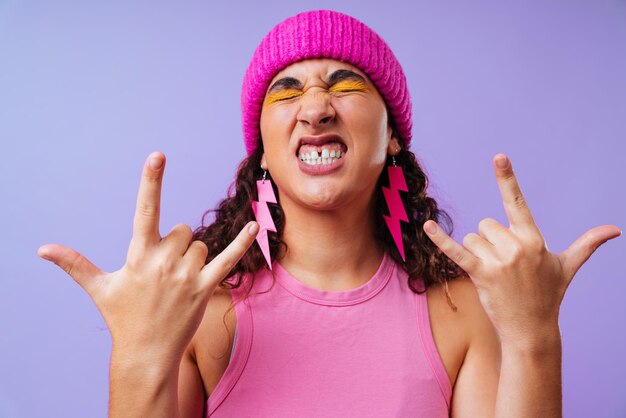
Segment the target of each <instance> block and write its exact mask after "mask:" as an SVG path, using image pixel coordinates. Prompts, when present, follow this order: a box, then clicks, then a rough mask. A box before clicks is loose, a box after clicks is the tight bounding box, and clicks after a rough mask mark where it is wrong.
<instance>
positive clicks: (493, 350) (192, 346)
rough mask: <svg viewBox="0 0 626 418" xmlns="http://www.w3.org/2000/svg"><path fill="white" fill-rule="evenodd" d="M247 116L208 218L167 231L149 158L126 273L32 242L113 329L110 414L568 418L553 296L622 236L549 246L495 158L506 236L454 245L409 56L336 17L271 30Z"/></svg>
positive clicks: (506, 166) (252, 72)
mask: <svg viewBox="0 0 626 418" xmlns="http://www.w3.org/2000/svg"><path fill="white" fill-rule="evenodd" d="M242 110H243V124H244V140H245V143H246V148H247V151H248V157H247V158H246V159H244V161H243V162H242V164H241V166H240V168H239V171H238V174H237V180H236V184H235V187H234V191H233V194H232V195H231V196H229V197H227V198H226V199H225V200H224V201H222V203H221V204H220V206H219V208H218V210H217V211H216V219H215V221H214V222H212V223H211V224H210V225H208V226H206V227H201V228H199V229H197V230H196V231H195V233H194V232H193V231H192V230H191V229H190V228H189V227H187V226H185V225H178V226H176V227H175V228H173V230H172V231H171V232H170V233H168V234H167V235H166V236H165V237H163V238H162V237H161V236H160V233H159V230H158V224H159V201H160V189H161V180H162V176H163V170H164V164H165V158H164V156H163V155H162V154H161V153H153V154H151V155H150V156H149V158H148V161H147V163H146V165H145V167H144V170H143V175H142V181H141V184H140V189H139V196H138V200H137V209H136V213H135V219H134V228H133V238H132V240H131V243H130V248H129V251H128V257H127V262H126V264H125V265H124V266H123V267H122V268H121V269H120V270H119V271H117V272H114V273H105V272H103V271H101V270H100V269H98V268H97V267H96V266H95V265H93V264H92V263H91V262H90V261H88V260H87V259H85V258H84V257H83V256H81V255H80V254H79V253H77V252H76V251H74V250H71V249H69V248H66V247H62V246H59V245H46V246H43V247H41V248H40V250H39V254H40V255H41V256H42V257H44V258H46V259H48V260H51V261H53V262H54V263H56V264H57V265H59V266H60V267H62V268H63V269H64V270H65V271H67V272H68V274H70V275H71V276H72V277H73V278H74V279H75V280H76V281H77V282H78V283H79V284H80V285H81V286H82V287H83V288H84V289H85V290H86V291H87V292H88V293H89V295H90V296H91V297H92V299H93V300H94V302H95V303H96V305H97V306H98V308H99V310H100V312H101V313H102V315H103V317H104V318H105V321H106V322H107V325H108V327H109V329H110V331H111V334H112V339H113V349H112V355H111V393H110V416H112V417H119V416H124V417H128V416H138V417H144V416H163V417H172V416H181V417H199V416H202V415H203V414H205V415H210V416H215V417H221V416H260V417H280V416H323V417H329V416H342V417H345V416H359V417H365V416H375V417H381V416H420V417H438V416H448V415H451V416H454V417H477V416H480V417H483V416H485V417H489V416H498V417H536V416H546V417H551V416H560V414H561V393H560V356H561V347H560V335H559V330H558V312H559V306H560V302H561V300H562V298H563V296H564V293H565V290H566V288H567V286H568V284H569V283H570V281H571V280H572V278H573V276H574V274H575V272H576V271H577V270H578V269H579V268H580V266H581V265H582V264H583V263H584V262H585V261H586V260H587V259H588V258H589V256H590V255H591V254H592V253H593V251H595V249H596V248H597V247H598V246H599V245H600V244H601V243H603V242H605V241H607V240H609V239H611V238H615V237H617V236H619V235H620V234H621V232H620V231H619V229H618V228H617V227H615V226H608V225H607V226H602V227H598V228H594V229H592V230H590V231H588V232H587V233H586V234H584V235H583V236H582V237H580V238H579V239H578V240H577V241H576V242H574V243H573V244H572V246H570V248H568V249H567V250H566V251H565V252H563V253H561V254H558V255H556V254H552V253H550V252H549V251H548V250H547V248H546V245H545V243H544V241H543V238H542V237H541V233H540V232H539V230H538V229H537V227H536V225H535V224H534V221H533V218H532V216H531V213H530V211H529V209H528V207H527V206H526V204H525V201H524V199H523V196H522V193H521V191H520V188H519V186H518V184H517V181H516V179H515V175H514V174H513V171H512V167H511V163H510V161H509V160H508V158H507V157H506V156H504V155H502V154H498V155H496V156H495V157H494V171H495V176H496V180H497V182H498V185H499V188H500V191H501V194H502V198H503V202H504V206H505V209H506V212H507V216H508V219H509V222H510V226H509V227H508V228H507V227H505V226H503V225H500V224H499V223H497V222H496V221H494V220H491V219H485V220H483V221H482V222H481V223H480V225H479V231H478V232H479V233H478V234H468V235H467V236H466V237H465V238H464V240H463V245H459V244H457V243H456V242H454V241H453V240H452V239H451V238H450V237H449V235H448V233H449V230H448V231H446V230H445V228H442V227H441V226H440V225H439V223H441V222H443V223H445V221H446V220H447V217H446V215H445V213H443V212H442V211H441V210H439V209H438V207H437V204H436V202H435V201H434V200H433V199H432V198H430V197H429V196H427V194H426V191H425V189H426V178H425V176H424V174H423V172H422V170H421V169H420V167H419V165H418V163H417V162H416V160H415V157H414V155H413V154H412V153H411V152H410V151H409V145H410V141H411V113H410V112H411V107H410V100H409V95H408V89H407V86H406V80H405V77H404V73H403V72H402V68H401V67H400V65H399V63H398V62H397V60H396V59H395V57H394V56H393V54H392V52H391V51H390V50H389V48H388V46H387V45H386V44H385V43H384V41H382V40H381V39H380V38H379V37H378V35H376V34H375V33H374V32H372V31H371V29H369V28H368V27H366V26H365V25H364V24H362V23H361V22H358V21H357V20H355V19H353V18H351V17H349V16H346V15H343V14H340V13H336V12H329V11H315V12H308V13H303V14H300V15H298V16H295V17H293V18H290V19H287V20H286V21H284V22H282V23H280V24H279V25H277V26H276V27H275V28H274V29H272V31H271V32H270V33H269V34H268V35H267V36H266V38H265V39H264V40H263V41H262V43H261V45H260V46H259V48H258V49H257V51H256V52H255V55H254V57H253V60H252V62H251V63H250V66H249V68H248V71H247V73H246V79H245V81H244V87H243V93H242ZM253 217H254V218H256V221H257V222H251V221H250V220H251V219H253ZM255 239H256V240H257V244H254V245H252V244H253V242H254V241H255Z"/></svg>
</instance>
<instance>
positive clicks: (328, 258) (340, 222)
mask: <svg viewBox="0 0 626 418" xmlns="http://www.w3.org/2000/svg"><path fill="white" fill-rule="evenodd" d="M281 206H282V208H283V211H284V212H285V228H284V232H283V241H284V242H285V243H286V244H287V250H286V251H284V252H283V253H282V254H280V255H279V260H280V263H281V265H282V266H283V267H284V268H285V269H286V270H288V271H289V272H290V273H291V274H292V275H293V276H294V277H296V278H298V280H299V281H301V282H303V283H305V284H307V285H309V286H311V287H314V288H318V289H322V290H337V291H338V290H349V289H354V288H356V287H358V286H360V285H362V284H364V283H365V282H367V281H368V280H369V279H371V277H372V276H373V275H374V274H375V273H376V271H377V270H378V267H379V266H380V263H381V261H382V257H383V249H382V247H380V246H379V245H378V244H377V242H376V239H375V238H374V208H373V205H372V204H370V203H367V204H362V205H351V206H350V207H344V208H340V209H336V210H330V211H320V210H312V209H310V208H303V207H300V206H298V205H296V204H294V203H293V202H284V203H283V202H281Z"/></svg>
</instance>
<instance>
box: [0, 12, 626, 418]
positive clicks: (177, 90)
mask: <svg viewBox="0 0 626 418" xmlns="http://www.w3.org/2000/svg"><path fill="white" fill-rule="evenodd" d="M128 3H130V2H123V1H109V2H87V1H73V2H71V1H59V0H57V1H54V2H51V1H48V2H44V1H17V0H14V1H13V0H0V141H1V144H2V147H1V152H2V161H1V162H0V186H1V195H0V196H1V197H0V199H1V202H2V204H1V205H0V231H1V232H0V234H1V235H0V237H1V245H2V251H0V257H2V259H1V260H0V282H1V287H0V350H1V355H0V416H1V417H41V416H64V417H105V416H106V407H107V395H108V393H107V390H108V389H107V384H108V382H107V373H108V356H109V350H110V338H109V335H108V333H107V331H106V329H105V327H104V322H103V321H102V319H101V318H100V316H99V313H98V312H97V310H96V308H95V307H94V305H93V304H92V302H91V300H90V299H89V298H88V296H87V295H86V294H85V293H84V292H83V291H82V289H80V288H79V287H78V286H77V285H76V284H75V283H74V282H73V281H72V280H71V279H70V278H69V277H67V276H66V275H65V274H64V273H63V272H62V271H60V270H59V269H57V268H56V267H55V266H53V265H51V264H49V263H47V262H44V261H43V260H40V259H38V258H37V256H36V249H37V248H38V246H39V245H41V244H43V243H46V242H59V243H63V244H66V245H69V246H72V247H74V248H76V249H78V250H80V251H82V252H84V253H85V254H86V255H87V256H88V257H90V258H91V259H92V260H93V261H94V262H95V263H96V264H98V265H99V266H100V267H102V268H103V269H106V270H114V269H117V268H119V267H120V266H121V265H122V263H123V261H124V257H125V254H126V249H127V245H128V242H129V239H130V232H131V221H132V214H133V207H134V201H135V193H136V190H137V185H138V180H139V174H140V170H141V167H142V164H143V161H144V158H145V157H146V156H147V154H148V153H149V152H150V151H153V150H162V151H164V152H165V154H166V155H167V157H168V166H167V170H166V176H165V181H164V193H163V215H162V222H161V226H162V231H164V232H166V231H168V230H169V228H171V227H172V226H173V225H175V224H176V223H178V222H185V223H188V224H190V225H192V226H196V225H197V224H198V222H199V217H200V214H201V213H202V212H203V211H204V210H205V209H206V208H209V207H212V206H213V205H214V204H215V202H216V201H217V199H219V198H220V197H222V196H224V194H225V191H226V188H227V185H228V184H229V182H230V181H231V180H232V178H233V174H234V170H235V168H236V166H237V164H238V162H239V161H240V159H241V158H242V156H243V154H244V148H243V144H242V141H241V128H240V116H239V92H240V85H241V80H242V78H243V73H244V70H245V66H246V65H247V62H248V60H249V58H250V57H251V55H252V52H253V50H254V48H255V47H256V45H257V44H258V42H259V41H260V40H261V38H262V36H263V35H264V34H265V33H266V32H267V31H268V30H269V29H270V28H271V27H272V26H273V25H274V24H276V23H277V22H279V21H280V20H282V19H284V18H286V17H288V16H291V15H293V14H295V13H297V12H300V11H304V10H308V9H312V8H334V9H336V10H339V11H343V12H347V13H349V14H352V15H354V16H355V17H357V18H360V19H361V20H363V21H364V22H366V23H367V24H369V25H370V26H371V27H373V28H374V29H375V30H376V31H377V32H379V33H380V34H381V36H383V38H385V39H386V40H387V41H388V43H389V44H390V45H391V47H392V49H393V50H394V51H395V53H396V55H397V56H398V58H399V60H400V62H401V63H402V64H403V66H404V68H405V71H406V73H407V76H408V80H409V85H410V89H411V92H412V95H413V102H414V105H413V109H414V126H415V128H414V138H415V139H414V145H413V151H414V152H416V154H417V155H418V156H419V158H420V159H421V161H422V162H423V163H424V165H425V168H426V170H427V172H428V173H429V175H430V177H431V180H432V182H433V188H432V191H433V192H434V193H435V194H436V195H437V196H439V197H440V198H441V199H442V202H443V204H444V207H446V208H449V209H450V210H451V213H452V214H453V216H454V218H455V220H456V223H457V238H459V237H462V235H463V234H465V233H467V232H470V231H472V230H475V228H476V226H477V223H478V222H479V221H480V219H482V218H484V217H495V218H496V219H499V220H501V221H503V222H504V221H505V218H504V213H503V210H502V208H501V202H500V200H499V194H498V191H497V188H496V183H495V181H494V178H493V174H492V170H491V157H492V156H493V155H494V154H495V153H497V152H499V151H503V152H506V153H508V154H509V155H510V156H511V158H512V160H513V163H514V166H515V167H516V170H517V173H518V178H519V180H520V182H521V184H522V186H523V188H524V190H525V193H526V196H527V199H528V201H529V202H530V205H531V209H532V210H533V212H534V214H535V218H536V220H537V223H538V224H539V226H540V227H541V229H542V231H543V233H544V235H545V237H546V240H547V242H548V243H549V245H550V248H551V249H552V250H554V251H562V250H563V249H565V248H566V247H567V246H568V245H569V244H570V243H571V242H572V241H573V240H574V239H575V238H576V237H577V236H578V235H580V234H581V233H583V232H584V231H585V230H587V229H588V228H590V227H593V226H595V225H598V224H603V223H615V224H617V225H618V226H620V227H622V228H624V226H626V219H625V214H626V193H625V191H624V182H625V181H626V168H625V164H624V157H626V147H625V145H624V139H625V135H624V134H625V133H626V2H624V1H623V0H621V1H620V0H612V1H607V0H599V1H571V0H562V1H551V2H547V1H538V0H537V1H519V2H500V1H471V2H460V1H459V2H441V1H435V0H432V1H419V2H409V1H398V0H385V1H378V2H365V3H364V2H363V1H358V0H353V1H345V2H341V3H338V2H329V1H317V2H313V1H308V2H300V3H299V4H295V2H292V1H287V0H283V1H271V2H253V1H249V2H245V3H233V4H227V3H226V2H217V4H216V2H209V1H205V2H201V1H189V2H184V3H183V2H179V3H175V2H171V3H164V2H132V4H128ZM625 250H626V241H625V239H624V238H623V237H622V238H620V239H617V240H615V241H612V242H610V243H608V244H607V245H605V246H604V247H602V248H601V249H600V250H599V251H598V253H597V254H596V255H594V257H593V258H592V259H591V260H590V261H589V262H588V263H587V264H586V265H585V266H584V267H583V268H582V269H581V271H580V272H579V274H578V276H577V277H576V279H575V280H574V283H573V285H572V286H571V287H570V290H569V292H568V295H567V296H566V300H565V302H564V304H563V307H562V315H561V327H562V333H563V343H564V404H565V415H566V416H567V417H591V416H594V417H624V416H626V384H624V375H626V363H624V362H623V356H624V353H625V352H626V337H625V336H624V330H625V327H624V319H625V318H626V303H625V302H624V294H625V293H626V275H625V274H624V270H623V268H622V263H623V261H624V258H625V256H626V251H625Z"/></svg>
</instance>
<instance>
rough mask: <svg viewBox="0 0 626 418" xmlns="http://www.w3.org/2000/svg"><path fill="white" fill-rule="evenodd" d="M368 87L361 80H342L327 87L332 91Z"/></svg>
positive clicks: (358, 89) (364, 89)
mask: <svg viewBox="0 0 626 418" xmlns="http://www.w3.org/2000/svg"><path fill="white" fill-rule="evenodd" d="M369 90H370V88H369V87H368V86H367V84H365V83H364V82H362V81H357V80H344V81H340V82H338V83H335V84H333V85H332V87H331V88H330V89H329V91H330V92H332V93H342V92H349V91H369Z"/></svg>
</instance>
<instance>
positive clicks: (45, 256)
mask: <svg viewBox="0 0 626 418" xmlns="http://www.w3.org/2000/svg"><path fill="white" fill-rule="evenodd" d="M37 255H38V256H39V257H41V258H43V259H44V260H48V261H52V259H51V258H50V254H48V252H47V251H46V250H44V249H41V248H40V249H39V250H37Z"/></svg>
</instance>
